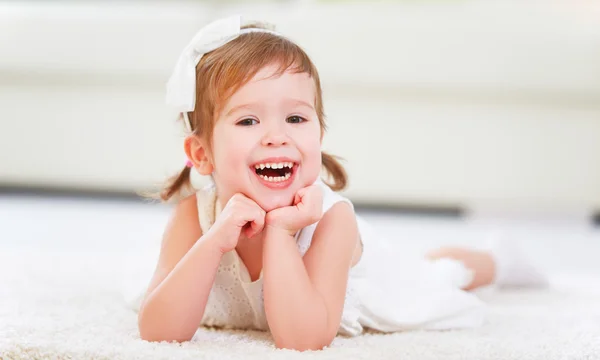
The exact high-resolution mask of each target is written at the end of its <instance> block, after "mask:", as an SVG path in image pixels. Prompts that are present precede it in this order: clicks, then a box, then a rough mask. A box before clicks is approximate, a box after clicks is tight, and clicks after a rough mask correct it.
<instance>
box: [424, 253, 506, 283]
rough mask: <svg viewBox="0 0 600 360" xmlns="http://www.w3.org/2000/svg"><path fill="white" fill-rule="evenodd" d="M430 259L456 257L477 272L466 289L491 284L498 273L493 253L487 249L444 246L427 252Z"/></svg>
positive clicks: (455, 258)
mask: <svg viewBox="0 0 600 360" xmlns="http://www.w3.org/2000/svg"><path fill="white" fill-rule="evenodd" d="M426 257H427V258H428V259H430V260H437V259H454V260H458V261H461V262H462V263H463V264H464V265H465V266H466V267H467V268H468V269H470V270H472V271H473V272H474V274H475V276H474V277H473V281H471V283H470V284H468V285H467V286H466V287H465V288H464V289H465V290H473V289H476V288H478V287H480V286H485V285H489V284H491V283H492V282H493V281H494V278H495V275H496V264H495V262H494V258H493V257H492V255H491V254H490V253H488V252H485V251H475V250H470V249H465V248H460V247H443V248H439V249H436V250H432V251H430V252H428V253H427V254H426Z"/></svg>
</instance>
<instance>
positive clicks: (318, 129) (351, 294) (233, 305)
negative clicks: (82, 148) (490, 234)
mask: <svg viewBox="0 0 600 360" xmlns="http://www.w3.org/2000/svg"><path fill="white" fill-rule="evenodd" d="M167 101H168V103H169V104H171V105H174V106H175V107H176V108H177V109H178V111H180V112H181V114H182V118H183V121H184V123H185V124H186V127H187V129H188V131H189V135H188V136H187V137H186V139H185V142H184V149H185V153H186V155H187V157H188V159H189V161H188V163H187V166H186V167H185V168H184V169H183V170H182V172H181V173H180V174H179V175H178V176H176V177H175V178H174V180H172V182H171V183H170V184H169V185H168V186H167V187H166V189H165V190H164V192H163V193H162V194H161V197H162V199H163V200H165V201H166V200H168V199H170V198H171V197H172V196H176V195H178V194H180V193H181V191H182V190H183V189H184V187H186V186H189V184H190V182H189V179H190V172H191V171H197V172H198V173H200V174H202V175H206V176H210V178H211V181H212V183H211V185H210V186H207V187H206V188H204V189H201V190H199V191H197V192H196V193H195V194H193V195H191V196H189V197H187V198H183V199H182V200H181V201H179V203H178V204H177V206H176V208H175V210H174V214H173V216H172V218H171V220H170V222H169V224H168V226H167V229H166V230H165V233H164V239H163V243H162V248H161V253H160V257H159V261H158V265H157V267H156V270H155V273H154V275H153V278H152V280H151V282H150V284H149V286H148V289H147V291H146V293H145V295H144V297H143V300H142V301H141V303H140V306H139V318H138V319H139V331H140V335H141V337H142V339H145V340H149V341H163V340H165V341H187V340H190V339H191V338H192V336H193V335H194V333H195V332H196V330H197V328H198V327H199V326H200V325H205V326H217V327H229V328H250V329H261V330H269V331H270V332H271V334H272V336H273V339H274V342H275V345H276V346H277V347H281V348H290V349H297V350H307V349H321V348H323V347H325V346H327V345H329V344H330V343H331V341H332V340H333V339H334V337H335V336H336V335H337V334H345V335H350V336H352V335H358V334H360V333H361V332H362V331H363V329H365V328H369V329H373V330H377V331H382V332H393V331H400V330H406V329H448V328H464V327H473V326H478V325H479V324H481V322H482V320H483V315H484V314H483V310H484V307H483V305H482V302H481V301H480V300H479V298H477V297H476V296H475V295H474V294H472V293H470V292H468V290H472V289H475V288H478V287H481V286H484V285H491V284H497V285H535V284H540V283H543V281H544V279H543V278H541V277H540V276H538V274H537V273H536V272H535V271H534V270H533V269H532V268H531V267H529V266H528V265H527V264H526V263H525V262H523V261H520V260H519V258H517V257H514V256H513V255H514V254H513V252H512V251H511V250H510V249H509V248H508V247H506V246H503V247H497V248H496V249H495V250H493V251H490V252H485V251H474V250H467V249H460V248H444V249H439V250H436V251H433V252H431V253H429V254H428V256H427V259H420V258H417V257H411V256H406V254H396V253H393V252H390V251H388V249H387V245H386V244H385V242H384V240H383V239H381V238H379V237H378V236H377V235H376V234H375V233H374V232H373V230H372V229H371V228H369V226H368V225H367V224H366V223H365V222H364V221H363V220H362V219H360V218H359V217H357V216H356V215H355V213H354V209H353V206H352V203H351V202H350V201H349V200H348V199H346V198H344V197H342V196H341V195H339V194H338V193H336V192H335V191H337V190H341V189H343V188H344V187H345V186H346V181H347V179H346V173H345V172H344V169H343V168H342V166H341V165H340V164H339V163H338V162H337V161H336V160H335V158H334V157H332V156H331V155H328V154H326V153H324V152H322V151H321V141H322V139H323V135H324V131H325V117H324V110H323V101H322V95H321V87H320V81H319V75H318V73H317V69H316V68H315V66H314V65H313V63H312V62H311V60H310V59H309V57H308V56H307V55H306V53H305V52H304V51H303V50H302V49H301V48H300V47H299V46H298V45H296V44H295V43H293V42H292V41H290V40H289V39H287V38H285V37H283V36H282V35H280V34H278V33H276V32H275V31H274V30H273V29H272V28H270V27H267V26H264V25H260V24H257V23H254V24H247V23H243V22H242V19H241V18H240V17H239V16H235V17H230V18H225V19H222V20H219V21H216V22H214V23H211V24H210V25H208V26H206V27H205V28H203V29H202V30H200V31H199V32H198V33H197V34H196V36H195V37H194V38H193V39H192V41H191V42H190V44H189V45H188V46H187V47H186V48H185V49H184V51H183V53H182V54H181V56H180V58H179V60H178V62H177V65H176V68H175V70H174V73H173V75H172V76H171V78H170V80H169V83H168V86H167ZM322 169H324V170H325V172H326V178H325V179H324V180H321V178H320V174H321V170H322Z"/></svg>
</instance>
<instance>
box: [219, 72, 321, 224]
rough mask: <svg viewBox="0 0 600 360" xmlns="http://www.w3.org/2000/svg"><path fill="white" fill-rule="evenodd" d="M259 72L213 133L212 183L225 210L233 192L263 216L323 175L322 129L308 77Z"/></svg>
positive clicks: (228, 105)
mask: <svg viewBox="0 0 600 360" xmlns="http://www.w3.org/2000/svg"><path fill="white" fill-rule="evenodd" d="M276 70H277V67H275V66H269V67H265V68H263V69H262V70H260V71H259V72H258V73H257V74H256V76H254V78H252V79H251V80H250V81H249V82H248V83H247V84H245V85H244V86H243V87H241V88H240V89H239V90H238V91H237V92H236V93H235V94H233V96H231V98H230V99H229V100H228V102H227V103H226V104H225V106H224V107H223V110H222V111H221V113H220V115H219V117H218V119H217V122H216V124H215V127H214V131H213V139H212V143H213V146H212V161H213V166H214V171H213V178H214V180H215V183H216V185H217V190H218V192H219V199H220V201H221V202H222V204H223V205H225V204H226V203H227V201H229V199H230V198H231V197H232V196H233V195H234V194H236V193H242V194H244V195H245V196H247V197H249V198H250V199H252V200H254V201H255V202H256V203H257V204H258V205H259V206H260V207H262V208H263V210H265V211H266V212H269V211H271V210H273V209H276V208H280V207H284V206H290V205H292V203H293V199H294V195H295V194H296V192H297V191H298V190H299V189H301V188H303V187H306V186H309V185H311V184H313V183H314V182H315V181H316V180H317V178H318V176H319V174H320V171H321V128H320V125H319V119H318V118H317V113H316V111H315V108H314V104H315V95H316V94H315V84H314V81H313V79H312V78H311V77H309V75H308V74H305V73H301V74H296V73H292V72H287V71H286V72H285V73H283V74H282V75H281V76H276V75H274V73H275V71H276Z"/></svg>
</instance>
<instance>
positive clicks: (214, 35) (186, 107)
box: [166, 15, 277, 131]
mask: <svg viewBox="0 0 600 360" xmlns="http://www.w3.org/2000/svg"><path fill="white" fill-rule="evenodd" d="M243 25H244V23H243V22H242V17H241V16H239V15H236V16H231V17H228V18H224V19H219V20H216V21H214V22H212V23H210V24H208V25H206V26H205V27H203V28H202V29H200V31H198V32H197V33H196V35H194V37H193V38H192V41H190V43H189V44H188V45H187V46H186V47H185V48H184V50H183V52H182V53H181V55H180V56H179V59H178V60H177V64H176V65H175V69H174V70H173V73H172V74H171V77H170V78H169V81H168V82H167V96H166V102H167V104H169V105H171V106H173V107H175V108H176V109H177V110H178V111H180V112H182V113H183V118H184V123H185V126H186V128H187V130H188V131H191V125H190V123H189V119H188V117H187V112H188V111H193V110H194V108H195V105H196V65H197V64H198V62H199V61H200V59H201V58H202V56H203V55H204V54H206V53H207V52H210V51H213V50H215V49H217V48H219V47H221V46H223V45H225V44H227V43H228V42H230V41H231V40H233V39H235V38H237V37H238V36H239V35H241V34H245V33H249V32H268V33H272V34H276V35H277V33H275V32H274V31H271V30H267V29H258V28H247V29H242V26H243Z"/></svg>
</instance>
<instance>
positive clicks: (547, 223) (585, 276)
mask: <svg viewBox="0 0 600 360" xmlns="http://www.w3.org/2000/svg"><path fill="white" fill-rule="evenodd" d="M169 212H170V209H169V207H167V206H164V205H158V204H149V203H142V202H139V201H131V200H115V199H101V198H95V199H83V198H66V197H32V196H13V195H11V196H0V358H10V359H46V358H48V359H56V358H86V359H146V358H150V357H151V358H164V359H169V358H180V359H195V360H196V359H201V358H219V359H229V358H232V359H233V358H240V357H243V358H248V359H265V358H272V359H289V358H294V357H298V358H300V356H302V359H347V358H356V359H372V358H380V359H398V358H405V359H432V360H437V359H474V358H477V359H498V358H503V359H515V360H516V359H523V358H528V359H544V360H547V359H564V358H573V359H583V358H585V359H599V358H600V355H598V354H600V306H599V304H600V302H599V300H600V286H598V284H600V276H599V275H600V262H598V261H597V257H598V255H600V229H598V228H594V227H592V226H591V225H590V224H589V223H586V222H585V221H579V220H577V219H575V218H554V219H552V220H540V219H531V218H529V219H526V218H512V219H511V218H507V217H505V218H499V217H494V218H492V217H477V216H467V217H465V218H454V217H427V216H412V215H406V214H404V215H401V214H398V213H395V214H394V213H390V212H387V213H376V212H372V211H371V212H366V211H360V210H359V213H360V215H361V216H364V217H365V218H366V219H367V220H368V221H369V222H371V223H372V224H374V225H375V226H376V227H377V228H378V229H379V231H381V233H382V234H383V235H385V236H386V237H387V238H389V239H390V240H391V241H393V242H394V243H395V246H397V249H398V251H417V252H424V251H426V250H427V249H430V248H432V247H435V246H439V245H449V244H455V245H465V246H474V247H477V246H483V244H484V243H485V240H486V238H487V237H489V236H490V234H493V233H501V234H502V236H505V237H509V238H512V239H514V240H515V241H518V242H519V243H520V244H521V247H522V248H523V250H524V251H525V252H526V253H528V254H529V255H531V257H532V259H533V260H535V261H536V262H537V264H538V265H539V266H540V267H541V268H542V269H543V270H545V271H546V272H547V273H548V274H549V275H550V277H551V279H552V282H554V283H555V284H556V285H557V287H555V288H554V289H553V290H552V291H549V292H548V291H537V292H535V291H534V292H531V291H529V292H527V291H526V292H506V293H500V294H497V296H496V297H494V298H492V299H491V302H490V313H489V319H488V321H487V323H486V325H485V326H483V327H481V328H476V329H471V330H464V331H443V332H434V333H432V332H422V331H407V332H401V333H394V334H390V335H375V334H367V335H364V336H359V337H354V338H343V337H338V338H336V339H335V341H334V343H333V344H332V345H331V346H330V347H329V348H328V349H326V350H324V351H321V352H315V353H312V354H298V353H290V352H281V351H277V350H275V349H274V348H273V345H272V340H271V339H270V338H269V336H268V334H266V333H261V332H251V331H246V332H244V331H242V332H240V331H217V332H215V331H209V330H206V329H199V330H198V332H197V333H196V336H195V337H194V340H192V341H191V342H187V343H184V344H180V345H177V344H156V343H148V342H144V341H141V340H140V339H139V334H138V331H137V326H136V315H135V314H134V312H132V311H130V310H128V309H126V308H125V306H123V304H124V303H123V295H126V296H127V295H133V294H127V293H126V292H125V293H123V290H125V291H126V290H127V289H130V288H128V286H127V284H128V281H136V282H137V283H139V280H140V278H144V277H147V276H148V274H149V273H150V272H151V271H152V269H153V266H154V263H155V257H156V255H157V254H158V250H159V245H160V237H161V233H162V231H163V228H164V226H165V223H166V222H167V221H168V217H169ZM132 259H135V261H132ZM119 282H120V284H118V283H119ZM129 283H131V282H129ZM119 287H120V288H121V290H119ZM570 287H571V288H572V289H570ZM532 334H533V335H532Z"/></svg>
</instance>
